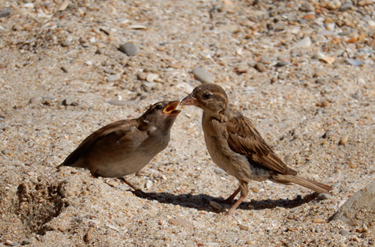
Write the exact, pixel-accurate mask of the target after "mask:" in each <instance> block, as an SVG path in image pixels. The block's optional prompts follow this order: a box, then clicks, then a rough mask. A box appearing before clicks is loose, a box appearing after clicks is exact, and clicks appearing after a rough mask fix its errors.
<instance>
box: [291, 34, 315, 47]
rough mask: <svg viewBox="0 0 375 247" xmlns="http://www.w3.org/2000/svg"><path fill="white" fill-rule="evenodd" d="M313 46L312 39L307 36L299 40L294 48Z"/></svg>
mask: <svg viewBox="0 0 375 247" xmlns="http://www.w3.org/2000/svg"><path fill="white" fill-rule="evenodd" d="M310 46H311V39H310V37H309V36H305V37H304V38H303V39H301V40H300V41H298V42H297V43H296V44H295V45H294V46H293V49H296V48H308V47H310Z"/></svg>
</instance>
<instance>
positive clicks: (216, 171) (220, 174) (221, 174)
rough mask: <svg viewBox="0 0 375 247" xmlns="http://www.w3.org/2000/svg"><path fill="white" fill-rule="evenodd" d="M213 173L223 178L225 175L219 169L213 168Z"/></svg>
mask: <svg viewBox="0 0 375 247" xmlns="http://www.w3.org/2000/svg"><path fill="white" fill-rule="evenodd" d="M214 172H215V173H216V174H217V175H219V176H225V175H226V174H227V173H226V172H225V171H224V170H223V169H221V168H215V170H214Z"/></svg>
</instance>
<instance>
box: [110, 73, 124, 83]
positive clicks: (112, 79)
mask: <svg viewBox="0 0 375 247" xmlns="http://www.w3.org/2000/svg"><path fill="white" fill-rule="evenodd" d="M120 79H121V76H120V75H117V74H116V75H110V76H108V77H107V81H108V82H114V81H118V80H120Z"/></svg>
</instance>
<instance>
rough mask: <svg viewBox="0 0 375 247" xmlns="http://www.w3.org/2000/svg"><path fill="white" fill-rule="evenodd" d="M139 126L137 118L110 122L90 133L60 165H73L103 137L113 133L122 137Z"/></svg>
mask: <svg viewBox="0 0 375 247" xmlns="http://www.w3.org/2000/svg"><path fill="white" fill-rule="evenodd" d="M136 126H137V121H136V120H120V121H117V122H114V123H111V124H108V125H106V126H104V127H102V128H101V129H99V130H97V131H95V132H94V133H92V134H91V135H89V136H88V137H87V138H86V139H85V140H84V141H83V142H82V143H81V144H80V145H79V146H78V147H77V149H76V150H74V151H73V152H72V153H71V154H70V155H69V156H68V157H67V158H66V159H65V160H64V162H63V163H62V164H61V165H59V166H58V167H60V166H72V165H73V164H74V163H76V162H77V161H78V160H79V159H80V158H81V157H84V156H85V155H86V154H87V152H89V150H90V148H91V147H92V146H94V145H95V143H97V142H99V141H100V140H101V139H102V138H103V137H106V136H108V135H109V134H111V133H113V134H116V135H117V136H119V138H120V137H122V136H124V135H125V133H126V132H129V131H131V130H132V128H133V127H136Z"/></svg>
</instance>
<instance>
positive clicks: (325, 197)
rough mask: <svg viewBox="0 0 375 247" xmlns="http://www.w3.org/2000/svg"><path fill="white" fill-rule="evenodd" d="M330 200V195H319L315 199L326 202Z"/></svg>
mask: <svg viewBox="0 0 375 247" xmlns="http://www.w3.org/2000/svg"><path fill="white" fill-rule="evenodd" d="M330 198H332V196H331V195H330V194H328V193H320V194H319V195H318V197H317V198H316V199H318V200H320V201H321V200H327V199H330Z"/></svg>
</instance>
